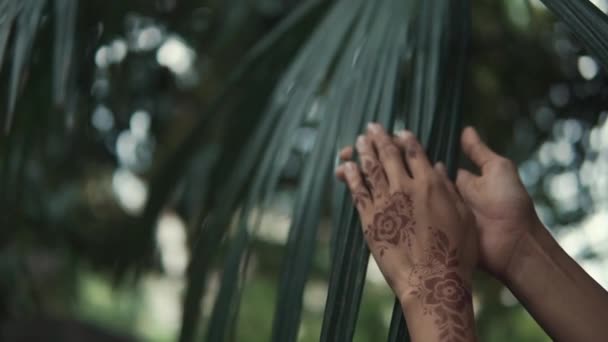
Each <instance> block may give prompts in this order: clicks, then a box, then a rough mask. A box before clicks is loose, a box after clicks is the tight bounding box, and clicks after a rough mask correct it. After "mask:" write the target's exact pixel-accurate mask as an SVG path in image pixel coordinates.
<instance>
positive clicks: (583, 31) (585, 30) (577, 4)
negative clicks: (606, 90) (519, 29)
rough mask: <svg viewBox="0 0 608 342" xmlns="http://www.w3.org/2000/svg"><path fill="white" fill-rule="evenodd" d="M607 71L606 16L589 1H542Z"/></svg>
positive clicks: (607, 41) (607, 24)
mask: <svg viewBox="0 0 608 342" xmlns="http://www.w3.org/2000/svg"><path fill="white" fill-rule="evenodd" d="M543 3H544V4H545V5H546V6H547V7H548V8H549V9H550V10H552V11H553V12H555V14H557V16H558V17H559V18H560V19H561V20H562V21H563V22H564V23H566V25H568V27H569V28H570V29H571V30H572V32H573V33H574V34H575V35H576V36H577V37H578V39H580V41H581V43H583V45H584V46H585V47H586V48H587V49H588V50H589V52H590V53H591V54H592V55H594V56H595V57H597V59H598V61H599V62H600V64H601V65H603V66H604V68H605V69H606V70H608V39H607V38H606V37H608V15H606V14H605V13H603V12H602V11H601V10H600V9H599V8H597V7H596V6H595V5H594V4H593V3H591V1H589V0H543Z"/></svg>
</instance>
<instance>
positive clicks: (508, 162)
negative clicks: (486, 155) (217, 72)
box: [496, 157, 515, 170]
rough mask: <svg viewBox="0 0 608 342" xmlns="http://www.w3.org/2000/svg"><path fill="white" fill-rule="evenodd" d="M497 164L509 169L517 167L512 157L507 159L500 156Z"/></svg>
mask: <svg viewBox="0 0 608 342" xmlns="http://www.w3.org/2000/svg"><path fill="white" fill-rule="evenodd" d="M496 165H498V167H500V168H504V169H509V170H513V169H515V164H514V163H513V162H512V161H511V160H510V159H507V158H504V157H499V158H498V159H497V160H496Z"/></svg>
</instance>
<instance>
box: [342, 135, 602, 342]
mask: <svg viewBox="0 0 608 342" xmlns="http://www.w3.org/2000/svg"><path fill="white" fill-rule="evenodd" d="M371 128H372V129H371V130H370V131H369V132H368V133H367V135H366V136H365V137H363V138H360V139H359V140H358V142H357V152H358V154H359V156H360V159H361V161H362V163H361V166H359V165H357V164H355V163H353V162H351V161H350V159H351V158H352V154H353V149H352V148H351V147H347V148H345V149H344V150H343V151H342V152H341V153H340V157H341V158H342V159H343V160H345V161H346V162H345V163H344V164H342V165H341V166H340V167H338V169H337V171H336V174H337V176H338V178H340V179H342V180H344V181H345V182H346V183H347V184H348V186H349V189H350V190H351V193H352V194H353V197H354V199H355V203H356V205H357V209H358V210H359V213H360V217H361V221H362V223H363V224H362V226H363V227H364V232H365V234H366V238H367V241H368V244H369V246H370V250H371V251H372V254H373V256H374V258H375V259H376V261H377V262H378V264H379V266H380V269H381V270H382V272H383V274H384V276H385V278H386V279H387V281H388V283H389V285H390V286H391V287H392V288H393V290H394V291H395V293H396V294H397V296H398V297H399V298H400V300H401V303H402V307H403V311H404V314H405V316H406V318H407V322H408V328H409V330H410V333H411V335H412V339H413V340H414V341H473V340H475V334H474V326H473V314H472V309H471V308H472V305H471V303H470V295H469V296H463V298H466V300H467V301H465V302H466V304H465V305H462V306H461V305H453V304H454V301H451V302H450V301H449V300H447V301H446V298H447V299H450V298H454V297H453V296H450V295H449V294H451V293H448V295H446V293H445V291H446V286H441V285H445V284H454V282H451V281H452V278H449V279H447V280H446V276H447V275H448V274H450V275H452V274H453V273H455V274H457V275H458V276H459V281H462V284H466V285H464V287H465V288H467V289H468V290H469V291H470V289H471V287H470V283H471V274H472V272H473V268H474V266H475V263H476V262H477V258H478V259H479V263H480V264H481V266H482V267H483V268H484V269H485V270H486V271H488V272H489V273H490V274H492V275H494V276H495V277H496V278H498V279H499V280H501V281H502V282H503V283H504V284H505V285H506V286H508V287H509V289H510V290H511V291H512V292H513V293H514V294H515V296H516V297H517V298H518V299H519V300H520V301H521V302H522V304H523V305H524V306H525V307H526V308H527V309H528V311H529V312H530V313H531V314H532V316H533V317H534V318H535V319H536V320H537V321H538V322H539V324H540V325H541V326H542V327H543V329H545V331H546V332H547V333H548V334H549V335H550V336H551V337H552V338H553V339H554V340H556V341H605V340H606V338H605V337H606V336H607V335H608V325H607V324H605V316H606V311H607V308H608V293H607V292H606V291H605V290H604V289H603V288H602V287H601V286H600V285H599V284H597V283H596V282H595V281H594V280H593V279H592V278H591V277H590V276H589V275H588V274H587V273H585V271H584V270H583V269H582V268H581V267H580V266H579V265H578V264H577V263H576V262H575V261H574V260H573V259H572V258H570V257H569V256H568V254H567V253H565V251H564V250H563V249H562V248H561V247H560V246H559V244H558V243H557V242H556V241H555V239H554V238H553V237H552V236H551V234H550V233H549V232H548V231H547V229H546V228H545V227H544V226H543V225H542V223H541V221H540V220H539V218H538V216H537V214H536V212H535V210H534V205H533V202H532V200H531V198H530V197H529V195H528V193H527V192H526V190H525V188H524V186H523V184H522V182H521V180H520V178H519V176H518V173H517V168H516V167H515V165H514V164H513V163H512V162H511V161H510V160H508V159H506V158H504V157H502V156H500V155H498V154H496V153H494V152H493V151H492V150H491V149H490V148H488V147H487V146H486V145H485V144H484V143H483V142H482V141H481V139H480V138H479V136H478V134H477V132H476V131H475V130H474V129H473V128H470V127H469V128H466V129H465V130H464V131H463V134H462V138H461V143H462V149H463V151H464V153H465V155H466V156H468V157H469V158H470V159H471V160H472V161H473V162H474V163H475V164H476V165H477V166H478V168H479V170H480V174H479V175H476V174H473V173H471V172H469V171H466V170H459V172H458V177H457V181H456V187H454V185H453V184H452V183H451V182H450V180H449V179H448V177H447V176H446V172H445V168H444V167H443V166H442V165H441V164H438V165H436V166H435V168H431V167H430V164H429V163H428V159H427V158H426V156H425V155H424V153H423V152H422V149H421V147H420V145H419V144H418V142H417V141H416V140H415V138H414V137H413V135H411V133H407V132H406V133H402V134H401V135H399V136H398V137H393V138H388V136H387V135H386V133H385V132H384V131H382V130H381V129H379V127H378V126H377V125H372V126H371ZM389 141H392V143H393V147H391V144H390V143H389ZM370 146H371V147H372V148H371V149H370ZM395 147H396V148H395ZM399 157H401V159H400V158H399ZM374 158H375V161H376V162H377V163H378V164H379V165H380V169H381V170H383V171H384V174H383V175H384V176H385V177H384V178H382V177H379V178H378V181H376V180H375V179H374V178H373V177H371V176H370V170H371V169H374V170H376V169H375V168H373V167H371V168H370V166H374V165H375V164H374ZM368 159H371V160H372V163H371V164H370V163H369V162H368V163H367V166H365V164H366V160H368ZM405 166H407V170H409V171H410V173H408V171H406V170H405ZM365 175H367V179H368V180H366V176H365ZM366 191H367V192H366ZM395 193H404V194H407V195H409V196H410V197H409V199H410V201H409V202H407V201H406V202H405V203H411V205H409V204H408V205H401V206H399V207H400V208H403V210H401V211H399V210H395V209H394V207H395V206H394V205H391V203H393V202H397V203H404V201H403V200H402V198H403V197H399V196H397V197H394V196H393V194H395ZM410 207H411V208H410ZM387 208H388V209H387ZM391 212H396V213H397V214H395V215H397V216H399V215H401V216H403V217H405V216H407V217H408V218H409V217H410V216H411V219H409V220H401V221H398V222H406V221H407V224H401V225H399V227H402V229H403V231H406V232H409V233H407V234H406V233H402V234H401V239H399V240H395V239H393V235H391V234H386V232H389V231H390V230H387V229H384V233H385V234H380V236H382V237H384V239H382V238H381V239H377V237H378V236H379V235H378V233H375V232H376V231H377V229H378V228H377V227H378V224H377V222H378V220H375V218H376V217H377V216H378V213H380V216H379V217H385V216H387V213H389V214H390V213H391ZM412 222H413V223H412ZM380 226H381V227H383V226H382V225H381V224H380ZM425 227H426V228H427V229H425ZM429 227H431V228H430V229H429ZM385 228H386V227H385ZM410 228H411V230H409V229H410ZM370 232H371V233H370ZM438 232H443V233H444V234H441V233H438ZM444 235H445V236H444ZM403 236H406V237H405V238H404V237H403ZM393 241H397V242H396V243H392V242H393ZM446 241H447V242H446ZM440 244H443V245H444V247H443V248H441V246H439V245H440ZM438 249H441V250H444V249H445V250H448V251H449V252H448V254H447V258H448V259H450V261H448V262H447V263H446V264H445V265H447V264H450V265H452V266H446V267H444V266H445V265H444V266H441V265H442V264H441V263H439V265H440V266H439V267H438V266H437V265H438V263H437V259H441V256H439V257H434V255H436V253H435V252H436V251H437V250H438ZM452 251H455V252H452ZM425 260H426V261H428V260H431V261H433V260H434V263H433V262H430V263H429V262H425ZM442 277H443V278H442ZM437 279H439V280H437ZM450 282H451V283H450ZM429 283H430V284H431V285H433V286H430V287H429V286H426V284H429ZM459 284H460V283H459ZM421 293H422V295H421ZM469 293H470V292H469ZM438 297H441V299H443V302H442V301H441V300H440V301H439V302H440V303H439V304H437V301H436V300H435V299H437V298H438ZM448 304H449V305H448ZM438 308H441V309H439V310H438ZM459 309H460V310H459ZM446 312H447V313H448V315H447V316H446V315H445V313H446ZM452 314H455V315H456V316H452ZM446 317H448V318H447V319H445V318H446ZM461 321H462V324H460V323H459V322H461ZM446 327H448V328H446ZM459 329H462V332H461V331H460V330H459Z"/></svg>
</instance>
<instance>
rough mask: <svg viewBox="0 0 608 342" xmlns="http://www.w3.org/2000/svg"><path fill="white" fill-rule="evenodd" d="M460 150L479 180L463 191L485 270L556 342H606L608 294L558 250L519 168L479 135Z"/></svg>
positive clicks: (464, 180)
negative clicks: (505, 288)
mask: <svg viewBox="0 0 608 342" xmlns="http://www.w3.org/2000/svg"><path fill="white" fill-rule="evenodd" d="M461 143H462V149H463V151H464V153H465V154H466V155H467V156H468V157H469V158H470V159H471V160H472V161H473V162H474V163H475V164H476V165H477V166H478V167H479V169H480V173H481V174H480V175H474V174H472V173H470V172H468V171H465V170H459V173H458V177H457V181H456V184H457V187H458V190H459V192H460V193H461V194H462V197H463V198H464V200H465V202H466V203H467V204H468V206H469V207H470V208H471V209H472V211H473V213H474V214H475V218H476V220H477V223H478V229H479V237H480V245H479V251H480V257H481V264H482V266H483V267H484V268H485V269H486V270H487V271H488V272H490V273H491V274H493V275H495V276H496V277H497V278H498V279H500V280H502V281H503V283H504V284H505V285H507V286H508V287H509V289H510V290H511V292H513V293H514V294H515V296H516V297H517V298H518V299H519V300H520V302H521V303H522V304H523V305H524V306H525V307H526V308H527V309H528V311H529V312H530V313H531V314H532V316H533V317H534V318H535V319H536V320H537V321H538V323H539V324H540V325H541V326H542V327H543V329H544V330H545V331H546V332H547V334H548V335H549V336H551V337H552V338H553V340H555V341H606V336H608V325H607V324H606V313H607V311H608V293H607V292H606V291H605V290H604V289H603V288H602V287H601V286H600V285H599V284H598V283H596V282H595V281H594V280H593V279H592V278H591V277H590V276H589V275H588V274H587V273H586V272H585V271H584V270H583V269H582V268H581V267H580V266H579V265H578V264H577V263H576V261H574V260H573V259H572V258H571V257H570V256H568V254H567V253H566V252H565V251H564V250H563V249H562V248H561V247H560V246H559V244H558V243H557V242H556V241H555V239H554V238H553V237H552V236H551V234H550V233H549V232H548V231H547V229H546V228H545V227H544V226H543V224H542V223H541V221H540V219H539V218H538V216H537V214H536V212H535V210H534V205H533V203H532V200H531V199H530V197H529V195H528V193H527V192H526V190H525V188H524V186H523V184H522V182H521V180H520V178H519V175H518V173H517V168H516V167H515V165H514V164H513V163H512V162H511V161H509V160H508V159H505V158H504V157H501V156H499V155H497V154H496V153H494V152H493V151H492V150H490V148H488V147H487V146H486V145H485V144H484V143H483V142H482V141H481V140H480V138H479V136H478V134H477V132H476V131H475V130H474V129H473V128H470V127H469V128H466V129H465V130H464V131H463V134H462V138H461Z"/></svg>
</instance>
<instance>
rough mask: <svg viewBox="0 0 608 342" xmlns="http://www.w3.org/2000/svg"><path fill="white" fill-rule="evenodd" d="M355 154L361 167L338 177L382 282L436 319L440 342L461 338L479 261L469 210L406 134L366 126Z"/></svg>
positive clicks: (349, 167)
mask: <svg viewBox="0 0 608 342" xmlns="http://www.w3.org/2000/svg"><path fill="white" fill-rule="evenodd" d="M356 149H357V152H358V154H359V158H360V165H357V164H355V163H354V162H351V161H347V162H345V163H344V164H342V165H341V166H339V167H338V169H337V170H336V174H337V176H338V178H340V179H342V180H344V181H346V183H347V184H348V187H349V189H350V192H351V194H352V196H353V200H354V203H355V205H356V207H357V210H358V212H359V216H360V218H361V225H362V227H363V230H364V234H365V238H366V241H367V243H368V245H369V248H370V251H371V253H372V255H373V256H374V258H375V259H376V262H377V263H378V265H379V267H380V270H381V271H382V273H383V274H384V277H385V278H386V280H387V282H388V283H389V285H390V286H391V287H392V289H393V290H394V292H395V293H396V294H397V296H398V297H399V298H400V299H401V302H402V303H403V304H404V306H412V307H419V308H421V310H420V311H421V312H424V313H426V314H429V315H430V316H431V317H433V322H434V324H437V325H438V327H439V332H440V334H439V336H442V337H441V339H442V340H443V339H444V338H446V337H450V336H451V337H452V338H453V339H454V340H461V339H466V338H467V337H468V336H470V335H469V333H468V332H467V331H470V330H469V329H468V328H469V327H470V323H471V321H472V309H471V279H472V273H473V270H474V268H475V266H476V263H477V236H476V228H475V221H474V217H473V215H472V213H471V211H470V210H469V209H468V207H467V206H466V205H465V203H464V202H463V201H462V199H461V197H460V196H459V195H458V193H457V191H456V188H455V187H454V185H453V184H452V183H451V182H450V181H449V179H448V177H447V174H446V171H445V168H444V167H443V166H442V165H441V164H439V165H437V166H436V167H435V168H433V167H432V166H431V164H430V163H429V160H428V159H427V156H426V155H425V153H424V150H423V149H422V147H421V146H420V144H419V142H418V141H417V140H416V138H415V137H414V136H413V135H412V134H411V133H409V132H401V134H400V135H399V136H398V137H396V138H394V139H391V138H390V137H389V136H388V135H387V134H386V133H385V131H384V130H383V129H382V127H381V126H379V125H377V124H370V125H369V128H368V133H367V135H366V136H360V137H359V138H358V139H357V143H356ZM351 154H352V149H351V148H347V149H345V150H343V151H342V153H341V156H342V158H343V159H347V160H348V159H350V157H351ZM404 161H405V163H404ZM406 163H407V168H406ZM408 169H409V174H408ZM469 313H470V314H469ZM408 324H409V322H408ZM425 340H427V339H425Z"/></svg>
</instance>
